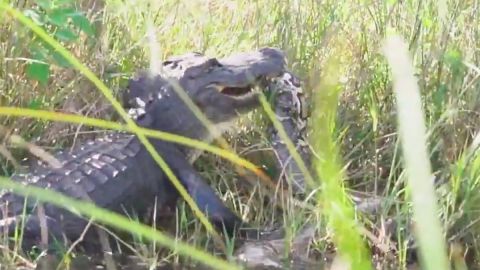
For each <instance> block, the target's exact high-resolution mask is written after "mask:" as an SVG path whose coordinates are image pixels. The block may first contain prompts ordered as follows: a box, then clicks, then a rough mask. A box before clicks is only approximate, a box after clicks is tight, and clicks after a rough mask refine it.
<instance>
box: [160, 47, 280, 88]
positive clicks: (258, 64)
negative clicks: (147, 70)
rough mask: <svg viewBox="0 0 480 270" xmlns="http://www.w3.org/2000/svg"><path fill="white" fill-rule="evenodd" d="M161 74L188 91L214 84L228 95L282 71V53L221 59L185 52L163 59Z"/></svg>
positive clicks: (259, 52) (272, 51) (243, 54)
mask: <svg viewBox="0 0 480 270" xmlns="http://www.w3.org/2000/svg"><path fill="white" fill-rule="evenodd" d="M163 70H164V73H165V74H164V75H166V77H174V78H176V79H178V80H179V81H180V84H181V85H182V86H183V87H184V88H185V89H186V90H187V91H190V93H195V92H197V93H198V92H201V91H202V90H203V89H206V88H209V87H212V86H213V87H215V88H216V89H217V90H218V91H219V92H221V93H222V94H225V95H229V96H243V95H245V94H248V93H251V92H252V90H253V88H254V87H255V86H256V85H258V84H259V83H263V82H265V81H266V80H267V79H269V78H273V77H277V76H279V75H281V74H283V72H285V70H286V58H285V54H284V53H283V52H282V51H281V50H279V49H276V48H262V49H259V50H257V51H250V52H241V53H235V54H232V55H230V56H228V57H224V58H220V59H217V58H209V57H206V56H204V55H202V54H198V53H197V54H185V55H183V56H177V57H175V58H170V59H167V60H166V61H165V62H163Z"/></svg>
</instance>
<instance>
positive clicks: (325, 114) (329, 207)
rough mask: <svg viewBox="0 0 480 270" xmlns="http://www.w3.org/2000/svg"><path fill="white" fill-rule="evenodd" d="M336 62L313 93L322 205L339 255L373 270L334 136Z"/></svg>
mask: <svg viewBox="0 0 480 270" xmlns="http://www.w3.org/2000/svg"><path fill="white" fill-rule="evenodd" d="M335 60H336V59H334V60H333V59H331V61H329V62H327V64H326V66H325V68H324V76H322V77H321V78H320V85H319V86H318V87H317V88H316V91H315V93H314V100H313V102H314V104H315V105H314V108H315V109H314V110H313V112H312V116H311V119H312V134H311V138H312V139H311V141H312V146H313V149H314V151H315V153H316V158H315V159H314V165H313V166H314V168H315V170H316V172H317V175H318V177H319V179H320V181H321V182H322V189H321V191H322V192H321V194H320V196H319V197H318V198H319V205H322V210H321V211H323V214H324V215H325V217H327V219H328V221H329V227H331V228H332V230H333V232H334V234H333V241H334V242H335V245H336V247H337V249H338V252H339V255H340V257H341V259H342V260H343V261H345V263H348V264H350V267H351V269H372V264H371V261H370V258H371V257H370V252H369V251H368V249H367V247H366V244H365V243H364V241H363V239H362V237H361V236H360V235H361V234H360V230H359V226H358V224H357V222H356V220H355V211H354V207H353V203H352V202H351V201H350V200H349V198H348V195H347V193H346V191H345V187H344V183H343V182H344V179H345V175H344V172H343V167H342V165H341V161H340V149H339V143H338V142H337V141H336V140H335V139H334V138H335V137H334V136H335V134H334V132H335V120H336V112H337V104H338V97H339V94H340V86H339V85H338V79H339V78H338V75H339V74H340V72H339V71H340V66H339V64H338V62H336V61H335Z"/></svg>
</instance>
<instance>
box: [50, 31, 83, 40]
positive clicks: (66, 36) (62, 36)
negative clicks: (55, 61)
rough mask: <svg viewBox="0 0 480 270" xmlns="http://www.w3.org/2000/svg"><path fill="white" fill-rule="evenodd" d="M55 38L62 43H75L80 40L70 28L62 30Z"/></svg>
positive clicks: (56, 33)
mask: <svg viewBox="0 0 480 270" xmlns="http://www.w3.org/2000/svg"><path fill="white" fill-rule="evenodd" d="M55 37H57V38H58V39H59V40H61V41H65V42H71V41H75V40H76V39H77V38H78V35H77V34H75V33H74V32H72V31H71V30H70V29H68V28H61V29H59V30H57V32H55Z"/></svg>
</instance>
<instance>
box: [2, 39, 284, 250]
mask: <svg viewBox="0 0 480 270" xmlns="http://www.w3.org/2000/svg"><path fill="white" fill-rule="evenodd" d="M162 69H163V73H160V74H150V73H148V72H140V73H139V74H138V76H137V77H136V78H133V79H130V80H129V81H128V86H127V89H126V91H125V94H124V98H123V101H124V106H125V107H126V108H127V109H129V113H130V115H131V116H132V118H133V119H134V120H135V121H136V123H137V124H138V125H139V126H142V127H145V128H150V129H155V130H161V131H164V132H170V133H174V134H179V135H182V136H186V137H189V138H192V139H197V140H202V141H212V140H213V139H214V138H215V137H216V136H218V135H219V134H221V132H220V133H215V134H212V133H211V132H209V130H208V129H207V128H206V127H205V126H204V125H203V123H201V121H199V120H198V118H197V117H196V116H195V115H194V113H193V112H192V111H191V110H190V109H189V108H188V107H187V105H186V104H185V103H184V102H183V101H182V99H181V98H180V96H179V95H178V92H177V90H178V89H176V87H177V86H180V87H181V88H182V89H184V90H185V93H186V94H187V95H188V97H189V98H190V99H191V100H192V101H193V103H194V104H196V105H197V106H198V108H199V109H200V110H201V111H202V112H203V113H204V114H205V116H206V117H207V119H208V120H209V121H210V122H212V123H213V124H215V127H216V128H218V129H219V130H220V131H225V130H226V128H227V127H228V126H231V123H232V121H233V120H235V119H236V118H237V117H238V116H239V115H241V114H245V113H247V112H250V111H252V110H254V109H255V108H258V107H259V106H260V102H259V98H258V92H256V91H255V90H254V89H255V88H256V86H262V87H264V88H265V86H266V85H268V84H269V83H271V82H272V79H274V78H283V77H285V76H286V75H285V73H288V71H287V70H286V58H285V55H284V53H283V51H281V50H279V49H277V48H262V49H259V50H258V51H252V52H246V53H237V54H234V55H233V56H230V57H225V58H221V59H217V58H211V57H207V56H205V55H203V54H201V53H189V54H185V55H182V56H177V57H171V58H169V59H167V60H166V61H164V62H163V66H162ZM149 140H150V142H151V143H152V144H153V146H154V148H155V150H156V151H157V152H158V153H159V154H160V155H161V156H162V158H163V159H165V161H166V163H167V164H168V165H169V167H170V168H171V169H172V171H173V172H174V174H175V175H176V176H177V178H178V179H179V180H180V182H181V184H182V185H183V186H184V187H185V189H186V190H187V192H188V193H189V194H190V195H191V196H192V198H193V199H194V201H195V202H196V204H197V205H198V207H199V209H200V210H201V211H202V212H203V213H204V214H205V215H206V216H207V217H208V218H209V220H210V221H211V222H212V224H213V225H214V226H215V227H216V228H217V229H218V230H219V231H222V232H226V233H228V234H229V235H234V234H235V233H237V232H238V231H237V230H238V229H239V228H241V227H242V226H248V224H247V223H246V222H244V221H243V220H242V219H241V218H240V217H238V215H236V214H235V213H234V212H232V211H231V210H230V209H229V208H228V207H226V206H225V205H224V204H223V202H222V201H221V199H220V198H219V197H218V196H217V195H216V193H215V191H214V190H213V189H212V188H211V187H210V186H209V185H208V184H207V183H206V182H205V181H204V179H202V177H201V175H200V174H199V173H198V172H197V171H196V170H195V169H194V168H193V165H192V163H193V162H194V161H195V159H196V158H197V157H198V155H199V153H198V151H197V150H195V149H192V148H190V147H186V146H183V145H179V144H174V143H170V142H166V141H162V140H160V139H152V138H150V139H149ZM55 158H56V159H57V160H58V161H59V162H60V164H61V166H60V167H57V168H52V167H51V166H49V165H48V164H45V163H42V162H40V161H39V162H38V164H36V165H35V166H33V167H32V168H30V170H29V172H28V173H23V174H22V173H16V174H14V175H13V176H12V177H11V179H12V180H14V181H19V182H21V183H23V184H25V185H34V186H37V187H41V188H45V189H51V190H54V191H57V192H61V193H63V194H65V195H67V196H70V197H72V198H75V199H79V200H85V199H90V200H91V201H92V202H94V203H95V204H96V205H98V206H100V207H102V208H106V209H108V210H111V211H115V212H118V213H121V214H125V215H130V214H138V215H141V213H144V212H145V211H146V209H148V207H149V206H151V205H152V204H153V202H155V204H156V205H158V206H161V207H174V206H175V204H176V202H177V201H178V199H179V194H178V192H177V191H176V189H175V188H174V187H173V185H172V184H171V182H170V181H169V180H168V178H167V177H166V176H165V174H164V172H163V171H162V170H161V168H160V167H159V166H158V165H157V164H156V162H155V161H154V160H153V158H152V157H151V156H150V154H149V153H148V152H147V150H146V149H145V148H144V146H143V144H142V143H141V142H140V141H139V139H138V138H137V137H136V136H135V135H133V134H130V133H127V132H114V131H112V132H108V133H107V134H106V135H105V136H103V137H100V138H97V139H95V140H90V141H87V142H85V143H84V144H82V145H80V146H78V147H75V148H74V149H73V150H72V151H68V152H67V151H63V152H62V151H61V152H59V153H56V154H55ZM38 205H39V204H38V202H37V201H36V200H35V199H34V198H24V197H23V196H20V195H17V194H15V193H13V192H12V191H9V190H3V191H2V192H1V193H0V209H1V211H0V212H1V213H0V231H6V232H7V233H9V234H11V233H13V231H14V229H15V227H16V226H17V225H19V223H18V221H19V220H20V219H19V218H20V217H21V216H22V214H23V212H24V211H25V213H26V216H25V219H24V223H22V224H23V225H24V226H23V228H24V230H23V237H24V240H25V241H24V245H27V247H31V246H32V245H35V244H36V243H38V241H39V240H40V237H41V235H42V229H44V227H45V226H42V225H41V224H42V222H44V224H45V225H46V228H47V229H48V234H49V237H51V238H54V239H59V240H61V239H65V238H66V239H67V240H70V241H74V240H76V239H78V238H79V237H83V239H84V241H87V239H89V238H88V237H87V236H88V235H90V234H93V235H92V237H93V239H96V238H98V237H96V236H95V235H94V232H91V231H92V230H91V229H88V230H87V231H88V233H87V234H86V233H85V232H84V231H85V230H86V228H87V226H88V225H89V222H88V220H86V219H84V218H82V217H80V216H78V215H76V214H74V213H72V212H70V211H68V210H65V209H62V208H58V207H56V206H54V205H51V204H42V206H43V207H42V209H41V210H43V212H44V215H43V217H44V218H45V220H43V218H42V220H40V218H39V216H38V215H36V214H35V213H36V212H37V211H36V210H38V209H39V207H38Z"/></svg>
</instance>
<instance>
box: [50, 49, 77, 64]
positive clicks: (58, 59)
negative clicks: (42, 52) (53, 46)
mask: <svg viewBox="0 0 480 270" xmlns="http://www.w3.org/2000/svg"><path fill="white" fill-rule="evenodd" d="M51 54H52V57H53V59H54V60H55V63H56V64H57V65H59V66H61V67H64V68H69V67H71V66H72V65H71V64H70V62H68V61H67V59H65V57H63V56H62V55H61V54H59V53H58V52H56V51H52V52H51Z"/></svg>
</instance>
